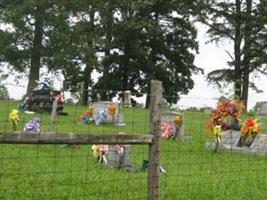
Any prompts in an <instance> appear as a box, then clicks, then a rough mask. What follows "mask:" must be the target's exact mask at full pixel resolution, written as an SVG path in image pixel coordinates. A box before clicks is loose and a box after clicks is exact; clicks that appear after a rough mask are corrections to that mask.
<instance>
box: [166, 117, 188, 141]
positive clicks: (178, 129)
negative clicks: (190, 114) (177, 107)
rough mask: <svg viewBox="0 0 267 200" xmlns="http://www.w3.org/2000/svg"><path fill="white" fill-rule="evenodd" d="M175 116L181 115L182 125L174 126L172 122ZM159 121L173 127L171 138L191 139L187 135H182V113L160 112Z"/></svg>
mask: <svg viewBox="0 0 267 200" xmlns="http://www.w3.org/2000/svg"><path fill="white" fill-rule="evenodd" d="M175 116H181V117H182V121H183V123H182V125H181V126H176V125H175V124H174V122H173V119H174V117H175ZM161 122H162V123H163V122H166V123H167V124H169V125H170V126H171V127H172V129H173V135H174V136H173V139H175V140H184V139H191V137H189V136H185V135H184V118H183V115H182V113H179V112H164V113H162V114H161Z"/></svg>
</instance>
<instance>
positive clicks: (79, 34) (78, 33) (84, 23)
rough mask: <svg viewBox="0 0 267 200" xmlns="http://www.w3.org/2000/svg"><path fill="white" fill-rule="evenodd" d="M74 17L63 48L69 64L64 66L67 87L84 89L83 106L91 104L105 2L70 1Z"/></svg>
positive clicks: (71, 14)
mask: <svg viewBox="0 0 267 200" xmlns="http://www.w3.org/2000/svg"><path fill="white" fill-rule="evenodd" d="M67 4H68V7H67V12H68V13H69V15H70V16H71V17H70V18H71V19H72V20H71V23H69V30H68V40H69V42H68V43H67V44H66V45H65V46H64V47H63V49H62V51H63V55H64V57H65V60H67V63H66V64H65V66H63V74H64V77H65V80H64V87H65V89H70V90H71V91H77V90H81V89H82V96H81V97H82V103H83V104H84V105H87V103H88V95H89V89H90V88H91V87H92V84H93V82H92V77H91V73H92V72H93V70H94V69H96V68H97V66H98V62H97V50H96V46H97V42H98V38H99V34H98V25H97V22H98V19H97V12H98V10H99V7H100V5H102V4H103V2H102V1H76V2H73V4H72V3H71V2H70V3H69V2H67Z"/></svg>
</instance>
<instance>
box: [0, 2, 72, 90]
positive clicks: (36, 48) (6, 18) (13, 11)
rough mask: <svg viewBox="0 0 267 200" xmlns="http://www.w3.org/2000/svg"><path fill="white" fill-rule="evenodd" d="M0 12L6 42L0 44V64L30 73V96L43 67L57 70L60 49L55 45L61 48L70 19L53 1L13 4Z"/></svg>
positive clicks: (58, 3)
mask: <svg viewBox="0 0 267 200" xmlns="http://www.w3.org/2000/svg"><path fill="white" fill-rule="evenodd" d="M0 9H1V14H0V23H1V25H4V26H3V27H4V28H3V29H2V30H1V31H0V36H1V38H4V40H1V42H0V55H1V57H0V62H6V63H8V64H9V66H10V67H13V68H14V69H15V70H17V71H19V72H22V73H26V72H27V71H28V70H29V82H28V88H27V92H30V91H31V90H32V89H33V88H34V87H35V86H36V83H35V80H38V79H39V71H40V68H41V67H43V66H48V67H49V68H53V69H54V68H55V67H56V66H54V64H55V62H54V61H57V57H58V52H59V49H56V48H55V47H54V46H55V45H54V44H55V43H59V44H60V41H61V39H62V38H60V37H59V34H61V33H60V31H62V28H61V27H62V26H63V25H64V23H65V22H66V19H67V18H66V16H65V15H64V12H62V3H61V1H54V0H52V1H50V0H43V1H39V0H31V1H16V2H15V1H14V2H12V3H11V2H10V3H7V4H6V5H5V6H4V7H1V8H0ZM63 35H64V34H63ZM52 38H54V40H56V39H55V38H57V41H56V42H55V41H54V40H52ZM52 42H53V43H52ZM54 42H55V43H54ZM60 60H61V61H62V60H63V58H61V59H60Z"/></svg>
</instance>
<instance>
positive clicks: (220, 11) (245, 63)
mask: <svg viewBox="0 0 267 200" xmlns="http://www.w3.org/2000/svg"><path fill="white" fill-rule="evenodd" d="M209 12H210V13H209V14H210V15H209V19H208V21H205V23H206V24H207V25H208V26H209V30H208V33H209V35H210V36H211V41H212V42H213V41H215V42H218V41H222V40H223V39H226V40H230V41H231V42H232V43H233V54H232V53H231V52H227V53H228V55H229V56H230V58H231V61H229V62H228V64H229V67H230V69H220V70H214V71H212V72H211V73H209V74H208V81H209V82H213V83H216V84H217V85H219V86H220V83H221V82H222V81H226V82H228V83H229V82H233V83H234V91H235V92H234V94H235V97H236V98H238V99H241V100H243V102H244V104H245V107H247V99H248V88H249V86H251V87H252V88H254V89H257V87H256V86H255V85H254V84H253V82H251V81H250V78H249V77H250V75H252V74H254V73H257V72H259V73H263V74H266V72H265V70H266V63H267V62H266V45H265V44H266V40H265V41H264V39H263V38H266V1H253V0H245V1H243V0H235V1H232V0H228V1H224V2H221V1H216V0H215V1H212V3H211V6H210V7H209Z"/></svg>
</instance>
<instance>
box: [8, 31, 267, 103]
mask: <svg viewBox="0 0 267 200" xmlns="http://www.w3.org/2000/svg"><path fill="white" fill-rule="evenodd" d="M198 29H199V33H198V40H199V47H200V48H199V54H198V55H196V59H195V64H196V65H197V66H199V67H202V68H203V69H204V71H205V74H204V75H194V76H193V79H194V82H195V86H194V88H193V89H192V90H191V91H190V92H189V94H188V95H186V96H183V97H182V98H181V100H180V101H179V102H178V107H182V108H183V107H191V106H196V107H203V106H211V107H214V106H215V103H216V100H215V99H214V98H219V97H220V96H221V95H223V94H222V93H220V92H219V90H218V89H217V88H215V87H214V86H212V85H208V84H207V82H206V80H205V76H206V75H207V73H208V72H210V71H212V70H214V69H219V68H225V67H227V63H226V62H227V61H228V60H229V56H228V55H227V53H226V52H225V50H228V51H231V50H232V46H231V45H230V44H229V43H227V42H224V43H220V45H215V44H211V43H209V44H206V41H207V40H208V36H207V35H206V34H205V28H204V27H203V26H199V27H198ZM10 81H11V80H9V82H10ZM255 83H256V85H258V86H260V89H261V90H263V91H264V92H263V93H262V94H256V93H255V92H254V91H251V90H250V91H249V99H248V107H249V108H252V107H253V106H254V105H255V103H256V102H257V101H266V100H267V78H266V77H264V76H261V77H260V78H259V79H258V80H255ZM20 84H21V85H23V86H24V87H21V86H13V85H8V91H9V94H10V97H11V98H14V99H21V98H22V96H23V95H24V94H25V93H26V85H27V83H26V81H22V82H21V83H20ZM60 86H62V81H61V80H60V81H58V82H57V84H56V88H57V89H60ZM230 90H231V87H229V88H227V89H226V91H224V92H229V91H230ZM141 101H143V99H142V98H141Z"/></svg>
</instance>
